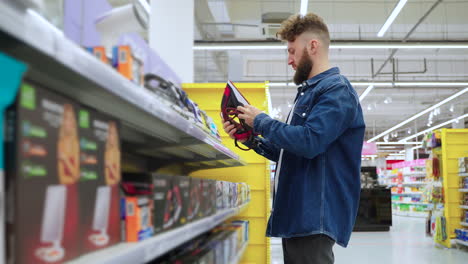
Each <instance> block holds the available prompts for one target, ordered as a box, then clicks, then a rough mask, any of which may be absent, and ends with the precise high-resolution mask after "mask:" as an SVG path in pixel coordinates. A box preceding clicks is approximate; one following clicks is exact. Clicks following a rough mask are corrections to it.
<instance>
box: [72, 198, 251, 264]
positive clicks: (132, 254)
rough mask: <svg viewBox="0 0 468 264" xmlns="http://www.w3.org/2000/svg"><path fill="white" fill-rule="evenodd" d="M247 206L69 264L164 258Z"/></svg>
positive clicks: (100, 251)
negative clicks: (171, 251) (168, 253)
mask: <svg viewBox="0 0 468 264" xmlns="http://www.w3.org/2000/svg"><path fill="white" fill-rule="evenodd" d="M247 207H248V204H246V205H243V206H240V207H238V208H232V209H225V210H223V211H221V212H218V213H216V214H215V215H212V216H210V217H206V218H203V219H200V220H197V221H195V222H192V223H189V224H187V225H185V226H182V227H180V228H176V229H174V230H170V231H167V232H165V233H162V234H158V235H156V236H154V237H152V238H150V239H147V240H144V241H140V242H136V243H120V244H118V245H116V246H112V247H109V248H107V249H103V250H99V251H96V252H93V253H90V254H87V255H84V256H82V257H79V258H77V259H75V260H72V261H69V262H67V263H69V264H81V263H83V264H85V263H86V264H88V263H96V264H98V263H99V264H105V263H109V264H114V263H146V262H148V261H151V260H153V259H155V258H157V257H160V256H162V255H164V254H165V253H167V252H169V251H170V250H172V249H174V248H176V247H178V246H180V245H182V244H183V243H184V242H187V241H190V240H191V239H193V238H195V237H197V236H198V235H200V234H203V233H205V232H207V231H209V230H211V229H213V228H214V227H216V226H217V225H219V224H221V223H222V222H224V221H225V220H227V219H229V218H231V217H233V216H236V215H238V214H240V213H241V212H242V211H244V210H245V209H246V208H247Z"/></svg>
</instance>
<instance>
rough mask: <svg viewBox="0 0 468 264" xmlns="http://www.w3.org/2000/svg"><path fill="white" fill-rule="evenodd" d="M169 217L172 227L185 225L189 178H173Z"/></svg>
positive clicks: (188, 197)
mask: <svg viewBox="0 0 468 264" xmlns="http://www.w3.org/2000/svg"><path fill="white" fill-rule="evenodd" d="M170 200H171V203H170V205H171V206H170V210H169V211H170V215H171V220H172V221H170V222H172V227H179V226H181V225H184V224H185V223H187V214H186V208H187V207H188V205H189V202H190V201H189V200H190V178H189V177H185V176H173V178H172V196H171V199H170Z"/></svg>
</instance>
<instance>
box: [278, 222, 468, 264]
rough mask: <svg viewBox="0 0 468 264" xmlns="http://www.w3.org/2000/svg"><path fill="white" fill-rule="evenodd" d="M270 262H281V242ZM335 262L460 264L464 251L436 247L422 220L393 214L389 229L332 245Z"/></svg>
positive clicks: (356, 236)
mask: <svg viewBox="0 0 468 264" xmlns="http://www.w3.org/2000/svg"><path fill="white" fill-rule="evenodd" d="M271 244H272V252H271V255H272V262H271V263H272V264H282V263H283V255H282V249H281V242H280V240H279V239H273V240H272V241H271ZM334 251H335V263H336V264H353V263H359V264H366V263H369V264H371V263H372V264H374V263H378V264H419V263H421V264H431V263H434V264H436V263H437V264H440V263H444V264H462V263H467V259H468V251H467V250H464V251H462V250H457V249H438V248H435V247H434V244H433V242H432V239H431V238H427V237H425V235H424V219H423V218H410V217H402V216H394V217H393V227H392V228H391V230H390V232H359V233H353V236H352V237H351V241H350V244H349V246H348V248H346V249H344V248H342V247H340V246H335V247H334Z"/></svg>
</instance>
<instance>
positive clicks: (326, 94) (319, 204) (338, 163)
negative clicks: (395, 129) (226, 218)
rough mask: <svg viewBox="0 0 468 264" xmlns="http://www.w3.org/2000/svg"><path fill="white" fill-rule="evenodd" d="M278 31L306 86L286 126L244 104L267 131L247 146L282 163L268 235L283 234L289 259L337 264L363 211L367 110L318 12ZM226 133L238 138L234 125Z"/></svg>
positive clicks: (249, 117) (251, 121) (249, 119)
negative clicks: (337, 249) (334, 62)
mask: <svg viewBox="0 0 468 264" xmlns="http://www.w3.org/2000/svg"><path fill="white" fill-rule="evenodd" d="M278 35H279V36H280V38H281V39H282V40H284V41H287V43H288V54H289V55H288V64H289V65H291V66H292V67H293V69H294V70H296V73H295V75H294V82H295V83H296V84H297V85H300V86H299V88H298V92H297V95H296V98H295V103H294V106H293V108H292V110H291V112H290V113H289V116H288V118H287V120H286V122H285V123H283V122H280V121H277V120H274V119H272V118H271V117H269V116H268V115H267V114H265V113H262V112H261V111H260V110H258V109H257V108H255V107H253V106H250V105H246V106H244V107H238V110H239V111H240V112H242V113H243V114H239V115H238V117H239V118H241V119H244V120H245V122H246V123H247V124H248V125H250V126H251V127H253V128H254V131H255V132H256V133H258V134H260V135H261V137H256V138H254V139H253V140H251V141H245V142H243V143H244V144H245V145H246V146H248V147H251V148H253V149H254V150H255V152H257V153H258V154H260V155H262V156H264V157H266V158H268V159H270V160H272V161H275V162H277V168H276V175H275V186H274V195H273V210H272V211H271V216H270V220H269V222H268V227H267V236H270V237H281V238H282V242H283V252H284V262H285V263H286V264H290V263H300V264H304V263H314V264H317V263H318V264H322V263H333V262H334V255H333V245H334V244H335V243H337V244H339V245H341V246H343V247H346V246H347V244H348V242H349V239H350V236H351V232H352V229H353V226H354V223H355V219H356V214H357V210H358V204H359V194H360V186H361V184H360V166H361V150H362V144H363V139H364V130H365V124H364V119H363V116H362V109H361V106H360V104H359V98H358V95H357V94H356V91H355V90H354V89H353V87H352V86H351V84H350V82H349V81H348V80H347V79H346V77H344V76H343V75H341V74H340V71H339V69H338V68H336V67H335V68H330V66H329V62H328V49H329V45H330V36H329V32H328V28H327V26H326V24H325V23H324V22H323V20H322V19H321V18H320V17H319V16H317V15H315V14H307V15H305V16H301V15H294V16H291V17H290V18H289V19H287V20H286V21H284V22H283V24H282V27H281V29H280V30H279V32H278ZM224 130H225V131H226V133H228V134H229V135H230V136H231V138H234V137H233V135H234V133H235V132H236V129H235V128H234V126H233V125H232V124H230V122H225V123H224Z"/></svg>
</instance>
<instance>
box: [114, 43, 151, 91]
mask: <svg viewBox="0 0 468 264" xmlns="http://www.w3.org/2000/svg"><path fill="white" fill-rule="evenodd" d="M112 66H113V67H114V68H115V69H117V71H118V72H119V73H120V74H122V75H123V76H124V77H125V78H127V79H129V80H130V81H132V82H134V83H135V84H137V85H141V86H143V85H144V80H143V76H144V74H143V62H142V61H141V60H140V59H138V58H136V57H135V56H134V54H133V53H132V50H131V48H130V46H115V47H114V48H113V50H112Z"/></svg>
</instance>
